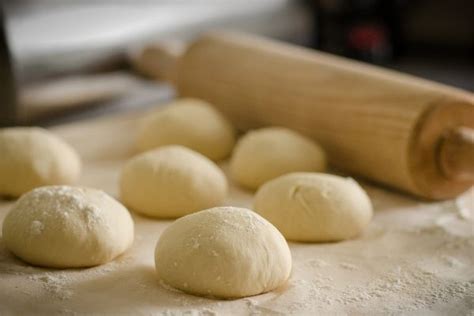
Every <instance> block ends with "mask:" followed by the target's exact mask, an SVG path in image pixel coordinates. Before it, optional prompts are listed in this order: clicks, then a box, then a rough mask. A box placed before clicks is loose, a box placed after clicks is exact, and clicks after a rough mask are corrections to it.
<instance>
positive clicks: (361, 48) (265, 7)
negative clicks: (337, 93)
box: [0, 0, 474, 125]
mask: <svg viewBox="0 0 474 316" xmlns="http://www.w3.org/2000/svg"><path fill="white" fill-rule="evenodd" d="M0 22H1V23H0V25H1V32H0V70H1V73H0V79H1V80H2V83H3V84H2V85H1V87H0V124H1V125H14V124H40V125H50V124H58V123H64V122H70V121H74V120H79V119H83V118H89V117H97V116H101V115H107V114H110V113H115V112H120V111H130V110H135V109H137V108H144V107H148V106H152V105H156V104H157V103H160V102H163V101H166V100H169V99H171V98H172V97H173V95H174V90H173V88H172V87H171V86H169V85H167V84H166V83H163V82H159V81H158V82H157V81H156V80H151V79H150V78H147V77H146V76H143V75H142V74H140V73H139V72H137V71H136V70H135V68H134V67H133V63H131V62H130V61H131V60H132V61H133V58H135V57H136V56H137V54H139V52H140V49H141V48H142V47H143V46H144V45H147V44H149V43H159V42H166V41H177V40H178V41H184V42H189V41H192V39H193V38H195V37H197V36H198V35H199V34H201V33H203V32H205V31H208V30H215V29H226V30H237V31H243V32H248V33H254V34H261V35H265V36H269V37H272V38H276V39H280V40H283V41H287V42H292V43H295V44H298V45H304V46H307V47H312V48H315V49H318V50H322V51H326V52H330V53H334V54H337V55H341V56H346V57H348V58H353V59H357V60H361V61H364V62H369V63H373V64H377V65H380V66H382V67H387V68H392V69H396V70H400V71H403V72H407V73H410V74H414V75H417V76H420V77H425V78H428V79H431V80H435V81H438V82H442V83H446V84H449V85H453V86H457V87H460V88H463V89H466V90H469V91H474V1H472V0H450V1H443V0H412V1H408V0H359V1H356V0H345V1H344V0H319V1H318V0H312V1H309V0H307V1H302V0H300V1H296V0H293V1H292V0H260V1H242V0H227V1H217V0H214V1H209V0H207V1H204V0H194V1H191V0H188V1H167V0H155V1H145V0H135V1H125V0H115V1H113V0H96V1H72V0H70V1H60V0H56V1H53V0H42V1H39V0H36V1H34V0H4V1H3V2H2V4H1V11H0Z"/></svg>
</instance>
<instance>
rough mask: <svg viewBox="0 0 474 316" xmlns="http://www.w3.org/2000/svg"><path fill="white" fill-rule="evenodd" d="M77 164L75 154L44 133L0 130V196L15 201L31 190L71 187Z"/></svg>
mask: <svg viewBox="0 0 474 316" xmlns="http://www.w3.org/2000/svg"><path fill="white" fill-rule="evenodd" d="M80 170H81V161H80V158H79V156H78V154H77V153H76V152H75V150H74V149H73V148H72V147H71V146H69V145H68V144H67V143H65V142H64V141H63V140H61V139H60V138H58V137H57V136H56V135H54V134H52V133H51V132H48V131H47V130H45V129H42V128H37V127H30V128H27V127H13V128H4V129H0V195H6V196H13V197H18V196H20V195H21V194H23V193H25V192H28V191H30V190H31V189H33V188H36V187H39V186H43V185H51V184H71V183H74V182H75V181H76V180H77V179H78V178H79V174H80Z"/></svg>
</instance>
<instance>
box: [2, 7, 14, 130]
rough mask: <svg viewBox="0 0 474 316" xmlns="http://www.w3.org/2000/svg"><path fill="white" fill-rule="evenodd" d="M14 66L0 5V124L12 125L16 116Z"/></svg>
mask: <svg viewBox="0 0 474 316" xmlns="http://www.w3.org/2000/svg"><path fill="white" fill-rule="evenodd" d="M12 67H13V66H12V64H11V58H10V51H9V48H8V44H7V34H6V29H5V17H4V13H3V10H2V8H1V7H0V126H7V125H11V124H13V123H14V122H15V118H16V110H17V107H16V103H15V98H16V95H15V80H14V74H13V68H12Z"/></svg>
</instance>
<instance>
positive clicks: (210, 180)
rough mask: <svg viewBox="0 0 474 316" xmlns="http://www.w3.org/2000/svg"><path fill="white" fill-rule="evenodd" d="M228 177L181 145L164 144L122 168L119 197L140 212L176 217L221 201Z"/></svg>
mask: <svg viewBox="0 0 474 316" xmlns="http://www.w3.org/2000/svg"><path fill="white" fill-rule="evenodd" d="M226 195H227V179H226V177H225V175H224V173H223V172H222V171H221V170H220V169H219V167H218V166H217V165H216V164H215V163H213V162H212V161H211V160H209V159H207V158H206V157H204V156H203V155H201V154H199V153H197V152H195V151H192V150H191V149H188V148H185V147H183V146H177V145H173V146H165V147H160V148H158V149H155V150H152V151H149V152H145V153H142V154H140V155H138V156H135V157H134V158H132V159H131V160H130V161H129V162H128V163H127V164H126V165H125V167H124V168H123V170H122V175H121V178H120V197H121V199H122V201H123V202H124V204H125V205H127V206H128V207H130V208H131V209H132V210H134V211H137V212H139V213H142V214H145V215H148V216H153V217H161V218H176V217H180V216H183V215H186V214H189V213H193V212H196V211H200V210H203V209H206V208H209V207H213V206H217V205H220V204H221V203H222V202H223V201H224V199H225V197H226Z"/></svg>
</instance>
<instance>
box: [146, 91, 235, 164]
mask: <svg viewBox="0 0 474 316" xmlns="http://www.w3.org/2000/svg"><path fill="white" fill-rule="evenodd" d="M137 143H138V144H137V145H138V149H139V150H141V151H145V150H149V149H153V148H156V147H160V146H164V145H182V146H186V147H188V148H191V149H193V150H195V151H197V152H199V153H201V154H203V155H204V156H206V157H208V158H209V159H212V160H220V159H223V158H225V157H227V156H228V155H229V154H230V152H231V151H232V148H233V147H234V143H235V130H234V128H233V127H232V125H231V124H230V123H229V121H228V120H227V119H226V118H225V117H224V116H223V115H222V114H221V113H219V112H218V111H217V110H216V109H215V108H213V107H212V106H211V105H210V104H208V103H206V102H205V101H201V100H198V99H180V100H178V101H175V102H173V103H171V104H170V105H169V106H167V107H164V108H163V109H160V110H158V111H156V112H155V113H154V114H151V115H150V117H148V118H147V119H145V121H144V123H143V126H142V129H141V131H140V132H139V134H138V141H137Z"/></svg>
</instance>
